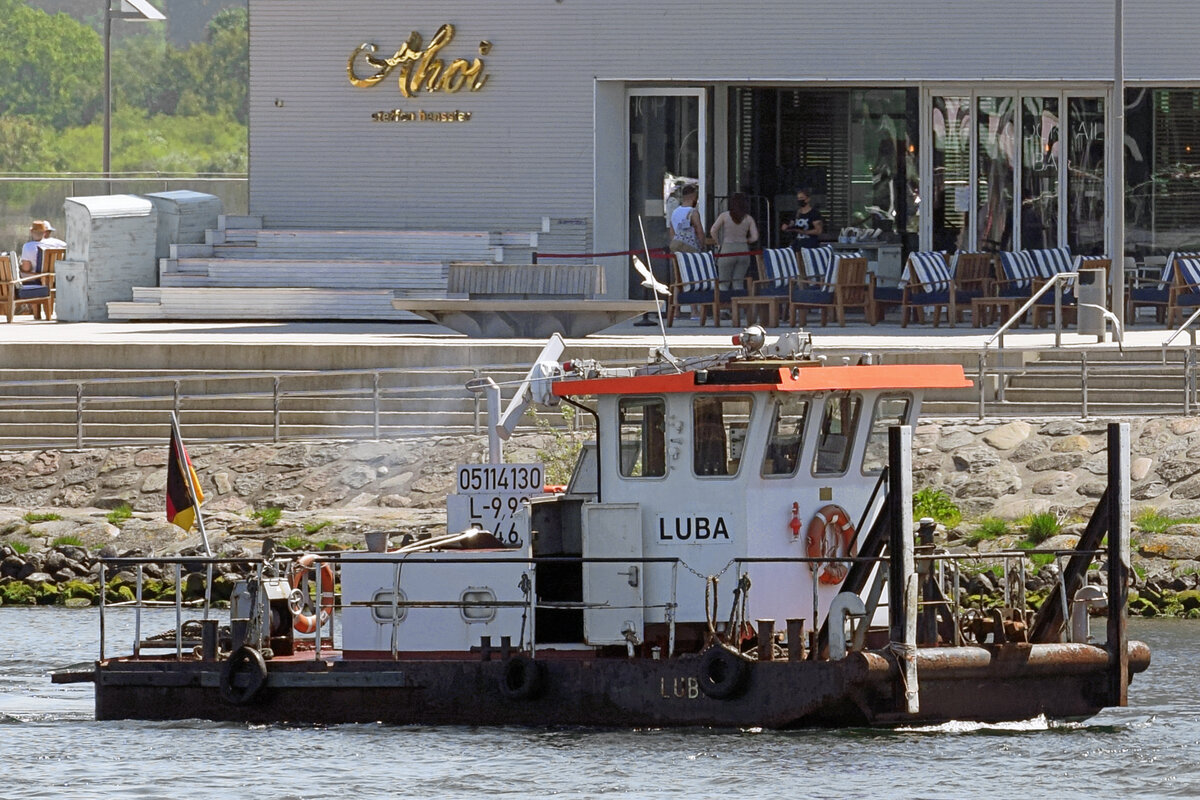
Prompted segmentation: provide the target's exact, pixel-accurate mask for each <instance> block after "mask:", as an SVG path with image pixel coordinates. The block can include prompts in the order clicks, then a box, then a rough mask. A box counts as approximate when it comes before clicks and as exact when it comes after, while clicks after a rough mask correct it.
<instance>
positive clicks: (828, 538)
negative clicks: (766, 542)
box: [805, 503, 854, 586]
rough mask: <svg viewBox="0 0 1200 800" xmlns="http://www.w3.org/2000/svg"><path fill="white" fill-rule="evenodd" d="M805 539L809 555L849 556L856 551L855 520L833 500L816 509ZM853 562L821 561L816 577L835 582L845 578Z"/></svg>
mask: <svg viewBox="0 0 1200 800" xmlns="http://www.w3.org/2000/svg"><path fill="white" fill-rule="evenodd" d="M805 543H806V545H807V547H808V557H809V558H847V557H849V556H850V555H852V554H853V548H854V523H853V522H851V521H850V515H849V514H847V513H846V509H844V508H842V507H841V506H839V505H834V504H833V503H830V504H829V505H824V506H821V507H820V508H818V509H817V513H816V514H813V518H812V520H810V521H809V523H808V530H807V531H806V533H805ZM849 571H850V566H849V565H848V564H844V563H842V562H838V561H835V562H830V563H826V564H821V565H820V567H819V569H818V570H817V580H819V581H820V582H821V583H823V584H825V585H827V586H832V585H835V584H839V583H841V582H842V581H843V580H845V579H846V574H847V573H848V572H849Z"/></svg>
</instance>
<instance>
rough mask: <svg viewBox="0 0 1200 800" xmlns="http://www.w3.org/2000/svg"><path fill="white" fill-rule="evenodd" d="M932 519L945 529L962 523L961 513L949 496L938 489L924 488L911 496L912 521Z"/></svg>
mask: <svg viewBox="0 0 1200 800" xmlns="http://www.w3.org/2000/svg"><path fill="white" fill-rule="evenodd" d="M922 517H932V518H933V519H934V520H936V521H937V522H940V523H941V524H942V525H945V526H946V527H947V528H953V527H955V526H956V525H958V523H960V522H962V512H961V511H959V510H958V506H957V505H955V504H954V501H953V500H951V499H950V495H948V494H946V493H945V492H943V491H942V490H940V489H932V488H930V487H928V486H926V487H925V488H924V489H920V490H918V491H917V492H916V493H915V494H914V495H913V519H914V520H918V519H921V518H922Z"/></svg>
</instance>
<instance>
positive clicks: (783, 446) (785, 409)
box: [762, 394, 808, 475]
mask: <svg viewBox="0 0 1200 800" xmlns="http://www.w3.org/2000/svg"><path fill="white" fill-rule="evenodd" d="M807 418H808V401H807V400H802V399H800V398H799V397H796V396H795V395H791V394H789V395H784V396H783V397H780V398H778V399H777V400H776V401H775V408H774V410H773V411H772V413H771V434H770V438H769V439H768V440H767V450H766V453H764V454H763V465H762V474H763V475H795V474H796V468H797V467H798V466H799V465H800V449H801V447H802V446H803V445H804V422H805V420H806V419H807Z"/></svg>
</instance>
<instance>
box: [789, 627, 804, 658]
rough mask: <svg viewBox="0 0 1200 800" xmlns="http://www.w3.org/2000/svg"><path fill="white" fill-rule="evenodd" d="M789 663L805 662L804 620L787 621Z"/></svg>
mask: <svg viewBox="0 0 1200 800" xmlns="http://www.w3.org/2000/svg"><path fill="white" fill-rule="evenodd" d="M787 639H788V661H803V660H804V655H805V653H804V620H803V619H796V618H794V617H792V618H789V619H788V621H787Z"/></svg>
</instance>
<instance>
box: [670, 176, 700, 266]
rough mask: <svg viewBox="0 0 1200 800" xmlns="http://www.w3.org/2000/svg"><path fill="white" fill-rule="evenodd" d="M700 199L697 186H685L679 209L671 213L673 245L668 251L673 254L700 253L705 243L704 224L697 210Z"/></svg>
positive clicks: (680, 195) (681, 194)
mask: <svg viewBox="0 0 1200 800" xmlns="http://www.w3.org/2000/svg"><path fill="white" fill-rule="evenodd" d="M699 197H700V189H699V187H697V186H696V185H695V184H688V185H687V186H684V187H683V191H682V192H680V193H679V207H678V208H676V209H675V210H674V211H672V212H671V244H670V245H668V248H667V249H669V250H670V251H671V252H672V253H699V252H700V248H701V246H702V245H703V243H704V223H703V222H701V220H700V212H699V211H697V210H696V201H697V199H698V198H699Z"/></svg>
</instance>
